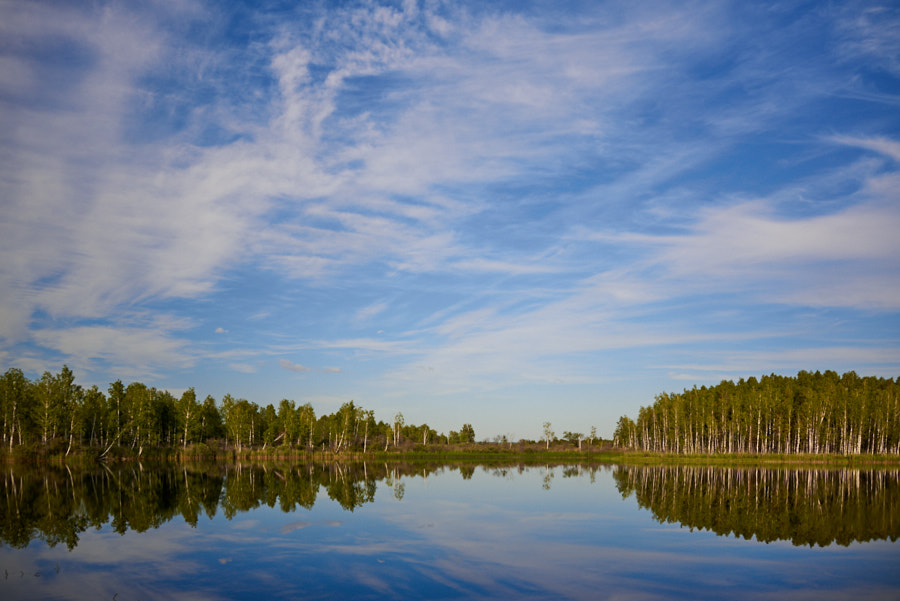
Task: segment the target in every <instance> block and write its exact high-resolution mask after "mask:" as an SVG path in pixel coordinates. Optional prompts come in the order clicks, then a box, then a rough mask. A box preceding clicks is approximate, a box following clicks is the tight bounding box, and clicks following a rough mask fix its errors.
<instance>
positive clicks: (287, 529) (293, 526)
mask: <svg viewBox="0 0 900 601" xmlns="http://www.w3.org/2000/svg"><path fill="white" fill-rule="evenodd" d="M308 526H312V522H291V523H289V524H285V525H284V526H282V527H281V533H282V534H289V533H291V532H293V531H294V530H302V529H303V528H306V527H308Z"/></svg>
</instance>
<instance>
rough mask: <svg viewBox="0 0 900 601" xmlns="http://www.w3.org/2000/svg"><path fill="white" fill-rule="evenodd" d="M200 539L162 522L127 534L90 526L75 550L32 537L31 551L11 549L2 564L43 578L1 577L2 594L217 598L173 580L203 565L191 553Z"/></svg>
mask: <svg viewBox="0 0 900 601" xmlns="http://www.w3.org/2000/svg"><path fill="white" fill-rule="evenodd" d="M196 539H197V536H196V534H195V533H194V532H193V531H191V530H187V529H184V528H174V527H164V528H159V529H152V530H148V531H146V532H143V533H135V532H128V533H126V534H125V535H120V534H118V533H114V532H98V531H96V530H89V531H86V532H84V533H83V535H82V536H81V539H80V541H79V544H78V546H77V547H76V548H75V549H74V550H73V551H68V550H67V549H65V548H62V547H60V546H56V547H53V548H50V547H47V546H46V545H45V544H44V543H40V542H38V543H33V544H32V545H30V546H29V548H28V550H27V552H21V551H19V552H16V551H13V552H11V553H10V554H7V553H4V554H3V555H0V557H2V561H3V565H4V566H15V569H16V571H17V573H18V571H19V570H22V571H24V572H25V573H26V574H34V573H35V572H40V573H41V576H40V578H31V580H30V581H26V580H25V579H22V580H21V581H20V582H15V581H13V580H12V579H8V580H6V581H2V580H0V598H2V599H3V600H4V601H19V600H26V599H27V600H29V601H30V600H33V599H66V600H80V599H86V600H87V599H91V600H94V599H112V598H113V597H116V598H117V599H119V600H120V601H123V600H125V599H142V600H145V601H163V600H168V599H171V600H174V601H219V600H220V599H222V597H220V596H218V595H215V594H210V593H205V592H202V591H191V590H186V588H188V587H183V586H182V587H177V586H173V585H172V582H177V581H179V580H181V581H185V580H187V581H190V579H191V578H192V576H193V575H195V574H197V573H198V572H199V571H200V570H202V569H203V566H202V564H201V563H200V562H199V561H197V560H195V559H193V558H192V556H191V553H192V552H193V551H195V550H196V548H192V543H193V542H194V541H196ZM8 555H10V556H8ZM57 566H58V569H56V567H57ZM6 569H8V570H9V571H10V572H12V569H10V568H8V567H7V568H6ZM0 577H2V574H0Z"/></svg>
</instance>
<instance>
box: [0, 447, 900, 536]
mask: <svg viewBox="0 0 900 601" xmlns="http://www.w3.org/2000/svg"><path fill="white" fill-rule="evenodd" d="M477 467H478V466H476V465H473V464H450V465H448V464H442V463H391V464H373V463H302V464H190V465H164V466H153V467H149V466H147V465H142V464H140V463H128V464H121V465H115V466H98V467H96V468H93V469H88V470H76V469H74V468H70V467H66V466H44V467H42V469H40V470H35V469H28V468H27V466H7V467H5V468H4V471H2V472H0V488H2V491H0V492H2V494H0V543H2V544H4V545H6V546H9V547H12V548H24V547H26V546H28V544H29V542H30V541H32V540H42V541H44V542H46V543H47V544H48V545H49V546H51V547H53V546H56V545H65V546H66V547H67V548H69V549H70V550H71V549H73V548H74V547H75V546H76V545H77V544H78V541H79V536H80V535H81V534H82V533H84V532H85V531H86V530H87V529H89V528H98V529H99V528H100V527H101V526H104V525H106V524H109V526H110V528H111V529H112V530H114V531H115V532H118V533H120V534H124V533H125V532H127V531H136V532H144V531H146V530H148V529H151V528H158V527H159V526H160V525H162V524H165V523H166V522H169V521H170V520H172V519H173V518H175V517H178V516H180V517H181V518H182V519H183V520H184V521H185V522H187V523H188V524H190V525H191V526H195V527H196V526H197V524H198V521H199V520H200V519H201V518H203V517H204V516H205V517H207V518H212V517H214V516H215V515H216V514H217V512H221V513H222V515H223V516H224V517H225V518H227V519H228V520H231V519H233V518H234V517H236V516H237V515H239V514H241V513H244V512H249V511H252V510H254V509H257V508H260V507H263V506H267V507H270V508H277V509H280V510H281V511H283V512H291V511H294V510H295V509H297V508H305V509H312V507H313V506H314V505H315V504H316V503H317V500H318V499H320V492H322V491H324V493H325V494H326V495H327V497H328V498H329V499H331V500H332V501H334V502H335V503H336V504H337V505H339V506H340V507H341V508H342V509H343V510H346V511H353V510H354V509H357V508H359V507H361V506H363V505H366V504H368V503H372V502H373V501H374V499H375V493H376V489H377V484H378V482H379V481H382V482H383V483H384V485H386V486H387V487H388V488H389V489H390V490H391V492H392V494H393V497H394V498H395V499H396V500H398V501H399V500H402V499H403V497H404V495H405V494H406V487H405V484H404V482H403V478H404V477H409V476H418V477H422V478H425V479H427V478H428V477H429V476H430V475H432V474H435V473H443V472H447V471H458V472H459V474H460V475H461V476H462V478H463V479H465V480H470V479H471V478H472V475H473V474H474V473H475V470H476V468H477ZM481 469H482V470H483V471H484V473H486V474H490V475H491V476H494V477H497V478H511V477H513V475H515V474H516V473H522V471H523V470H525V469H526V468H525V466H524V465H519V464H516V465H491V466H482V467H481ZM540 469H541V470H542V471H543V474H542V477H541V478H540V482H541V484H540V486H541V488H543V489H545V490H549V489H550V488H551V487H553V486H556V484H558V483H559V482H560V481H557V480H554V478H555V476H556V475H557V473H561V476H562V478H580V477H585V476H588V477H590V480H591V481H592V482H593V481H594V477H595V475H596V473H597V470H598V469H600V468H599V467H598V466H577V465H566V466H542V467H540ZM606 469H609V467H608V466H607V468H606ZM613 478H614V479H615V483H616V486H617V488H618V490H619V492H620V493H621V494H622V496H623V497H625V498H627V497H629V496H630V495H632V494H634V496H635V498H636V500H637V502H638V504H639V505H640V506H641V507H643V508H646V509H649V510H650V511H651V512H652V514H653V516H654V517H655V518H656V519H657V520H658V521H659V522H662V523H675V522H677V523H680V524H682V525H684V526H687V527H690V528H691V529H694V528H699V529H705V530H710V531H712V532H715V533H716V534H720V535H730V534H733V535H735V536H738V537H743V538H746V539H750V538H754V537H755V538H756V540H759V541H765V542H771V541H776V540H790V541H792V542H793V543H794V544H795V545H810V546H812V545H819V546H827V545H830V544H832V543H837V544H840V545H845V546H846V545H849V544H850V543H852V542H854V541H860V542H861V541H871V540H879V539H890V540H891V541H895V540H896V539H897V537H898V535H900V471H898V470H849V469H845V470H777V469H746V468H740V469H738V468H713V467H683V466H682V467H663V466H656V467H629V466H617V467H616V468H614V469H613Z"/></svg>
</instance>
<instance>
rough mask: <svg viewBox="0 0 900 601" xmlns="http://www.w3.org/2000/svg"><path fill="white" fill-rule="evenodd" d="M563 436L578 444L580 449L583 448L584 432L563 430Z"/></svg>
mask: <svg viewBox="0 0 900 601" xmlns="http://www.w3.org/2000/svg"><path fill="white" fill-rule="evenodd" d="M563 438H565V439H566V440H568V441H569V442H571V443H572V444H576V445H578V450H579V451H580V450H581V441H582V440H584V434H582V433H581V432H563Z"/></svg>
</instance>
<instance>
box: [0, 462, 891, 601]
mask: <svg viewBox="0 0 900 601" xmlns="http://www.w3.org/2000/svg"><path fill="white" fill-rule="evenodd" d="M549 475H550V476H551V477H550V478H549V489H548V488H545V486H544V484H545V482H546V481H547V480H548V479H547V476H548V472H547V471H545V470H544V469H543V468H534V469H530V470H528V471H526V472H524V473H521V474H520V473H518V472H516V471H511V472H508V473H507V474H505V475H499V476H498V475H497V474H494V473H489V471H486V470H481V469H479V470H476V472H475V473H474V474H473V476H472V478H471V479H463V478H462V477H461V475H460V474H459V473H458V472H454V471H449V470H448V471H446V472H445V473H443V474H437V475H434V474H432V475H430V476H428V477H427V478H423V477H421V476H418V477H417V476H413V477H404V478H402V479H399V480H394V481H393V482H392V483H388V482H385V481H381V482H379V486H378V491H377V493H376V497H375V502H374V503H370V504H367V505H363V506H362V507H358V508H356V509H355V510H354V511H353V512H348V511H344V510H343V509H341V507H340V506H339V505H338V504H337V503H335V502H333V501H331V500H329V499H328V498H327V495H324V494H323V495H320V497H319V500H318V502H317V503H316V504H315V506H314V507H313V508H312V509H311V510H306V509H302V508H301V509H297V510H295V511H292V512H290V513H282V512H281V511H280V510H278V509H270V508H268V507H261V508H259V509H256V510H253V511H250V512H247V513H239V514H237V515H236V516H235V518H234V519H233V520H231V521H229V520H227V519H225V518H224V516H222V515H221V514H219V515H217V516H216V517H215V518H214V519H212V520H208V519H203V520H200V521H199V522H198V526H197V528H190V527H189V526H187V525H185V524H184V523H183V522H182V521H181V520H180V519H176V520H173V521H171V522H169V523H167V524H164V525H163V526H162V527H160V528H159V529H155V530H150V531H147V532H144V533H134V532H129V533H127V534H125V535H124V536H123V535H119V534H115V533H113V532H111V531H110V529H109V528H107V527H104V528H103V529H101V530H100V531H93V530H91V531H87V532H85V533H83V534H82V536H81V540H80V543H79V545H78V546H77V547H76V548H75V549H74V550H73V551H71V552H70V551H67V550H66V549H65V547H64V546H57V547H55V548H52V549H50V548H47V547H46V545H44V544H43V543H39V542H32V544H31V545H29V547H28V548H27V549H25V550H22V551H17V550H9V549H5V548H3V549H0V578H3V576H4V570H6V572H5V574H6V578H5V579H4V580H3V581H2V582H0V599H4V600H8V601H13V600H18V599H113V598H114V597H115V598H116V599H117V600H118V601H128V600H135V599H141V600H144V601H152V600H154V599H183V600H198V601H199V600H210V601H213V600H218V599H320V598H321V599H325V598H352V599H376V598H378V599H381V598H387V599H426V598H427V599H488V598H490V599H498V598H499V599H663V598H681V599H720V598H732V599H733V598H745V599H760V598H777V599H784V598H788V599H806V598H815V599H824V600H826V601H828V600H829V599H840V598H847V597H850V596H852V597H853V598H854V599H860V600H863V599H896V598H898V596H900V577H898V576H896V575H894V572H895V571H896V570H895V567H896V566H897V565H900V561H898V560H900V545H898V544H894V543H890V542H878V543H867V544H855V545H851V546H849V547H840V546H831V547H827V548H824V549H822V548H812V549H811V548H807V547H794V546H793V545H791V544H790V543H772V544H761V543H757V542H756V541H746V540H743V539H735V538H732V537H718V536H716V535H714V534H712V533H710V532H698V531H694V532H691V531H690V530H689V529H687V528H681V527H679V526H678V525H677V524H659V523H657V522H656V521H654V520H653V518H652V517H651V515H650V513H649V512H647V511H644V510H640V509H638V507H637V504H636V502H635V501H634V499H633V498H629V499H622V498H621V495H619V493H618V491H617V490H616V488H615V484H614V482H613V480H612V477H611V475H610V474H609V472H606V471H601V472H599V473H597V474H596V475H595V482H594V483H592V482H591V479H590V478H589V477H588V475H587V474H586V473H585V474H583V475H581V476H578V475H574V476H571V477H566V476H564V475H563V471H562V469H561V468H555V469H552V470H551V471H550V472H549ZM399 484H402V485H403V494H402V495H399V494H396V493H397V491H398V488H399V487H398V485H399ZM37 573H40V575H39V576H38V575H36V574H37Z"/></svg>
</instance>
